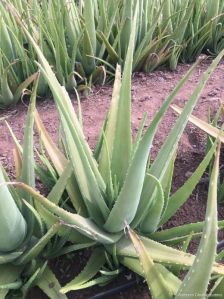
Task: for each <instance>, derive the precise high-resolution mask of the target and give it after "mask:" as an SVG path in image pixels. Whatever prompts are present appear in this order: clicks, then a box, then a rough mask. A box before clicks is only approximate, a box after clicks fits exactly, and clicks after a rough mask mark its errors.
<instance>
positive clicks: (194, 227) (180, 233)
mask: <svg viewBox="0 0 224 299" xmlns="http://www.w3.org/2000/svg"><path fill="white" fill-rule="evenodd" d="M203 227H204V221H203V222H195V223H189V224H184V225H180V226H177V227H172V228H169V229H164V230H161V231H157V232H155V233H152V234H150V238H152V239H153V240H155V241H158V242H166V243H169V242H175V240H177V241H178V243H179V241H180V240H181V239H186V237H187V236H189V235H190V234H191V233H192V232H193V235H192V236H193V237H197V236H200V235H201V234H202V231H203ZM218 227H219V229H223V228H224V221H223V220H222V221H218Z"/></svg>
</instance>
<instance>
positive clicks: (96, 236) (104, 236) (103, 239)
mask: <svg viewBox="0 0 224 299" xmlns="http://www.w3.org/2000/svg"><path fill="white" fill-rule="evenodd" d="M13 185H15V186H17V187H18V188H22V189H24V190H25V191H27V192H29V193H30V194H32V196H33V198H34V200H36V201H37V202H39V203H41V204H42V205H43V206H44V207H45V208H46V209H47V210H49V211H50V212H51V213H52V214H55V215H57V216H58V217H60V219H61V221H62V222H61V223H62V224H64V225H67V226H69V227H71V228H74V229H75V230H77V231H78V232H80V233H82V234H84V235H85V236H87V237H88V238H90V239H92V240H95V241H98V242H99V243H102V244H113V243H115V242H117V240H119V239H120V237H121V234H108V233H107V232H105V231H103V230H102V229H100V228H98V227H97V225H96V224H95V223H94V222H93V221H91V220H90V219H87V218H84V217H82V216H80V215H78V214H72V213H70V212H68V211H66V210H64V209H62V208H60V207H58V206H57V205H55V204H54V203H52V202H51V201H49V200H48V199H47V198H46V197H44V196H42V195H41V194H40V193H39V192H37V191H36V190H34V189H33V188H32V187H30V186H28V185H26V184H24V183H21V182H15V183H13Z"/></svg>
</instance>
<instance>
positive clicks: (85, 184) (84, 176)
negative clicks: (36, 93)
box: [62, 117, 109, 224]
mask: <svg viewBox="0 0 224 299" xmlns="http://www.w3.org/2000/svg"><path fill="white" fill-rule="evenodd" d="M62 124H63V129H64V132H65V136H66V145H67V149H68V152H69V156H70V159H71V163H72V166H73V170H74V173H75V175H76V179H77V181H78V185H79V188H80V192H81V193H82V196H83V200H84V201H85V204H86V207H87V210H88V212H89V215H90V217H92V218H93V219H94V220H95V221H96V223H98V224H102V223H103V222H104V221H105V219H107V217H108V215H109V209H108V207H107V205H106V202H105V201H104V198H103V196H102V193H101V190H100V188H99V185H98V184H97V180H96V177H95V175H94V173H93V171H92V169H91V167H90V165H89V163H88V159H87V157H86V155H85V153H84V151H83V150H82V145H81V144H77V143H76V142H74V140H73V138H72V135H71V132H70V130H69V128H68V126H67V123H66V121H65V120H64V118H63V117H62Z"/></svg>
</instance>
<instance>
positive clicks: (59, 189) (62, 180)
mask: <svg viewBox="0 0 224 299" xmlns="http://www.w3.org/2000/svg"><path fill="white" fill-rule="evenodd" d="M72 173H73V169H72V165H71V164H70V163H68V164H67V166H66V168H65V170H64V171H63V172H62V174H61V176H60V177H59V179H58V181H57V182H56V184H55V185H54V187H53V188H52V189H51V191H50V193H49V194H48V196H47V198H48V199H49V200H50V201H52V202H53V203H55V204H58V203H59V201H60V199H61V197H62V195H63V193H64V191H65V189H66V186H67V184H68V180H69V178H70V177H71V175H72Z"/></svg>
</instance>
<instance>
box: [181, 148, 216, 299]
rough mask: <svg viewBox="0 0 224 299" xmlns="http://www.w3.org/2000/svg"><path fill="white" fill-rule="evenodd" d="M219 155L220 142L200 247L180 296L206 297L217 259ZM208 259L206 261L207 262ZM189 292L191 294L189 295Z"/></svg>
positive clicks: (210, 185)
mask: <svg viewBox="0 0 224 299" xmlns="http://www.w3.org/2000/svg"><path fill="white" fill-rule="evenodd" d="M219 156H220V143H219V144H218V149H217V153H216V158H215V162H214V166H213V170H212V174H211V179H210V184H209V191H208V202H207V209H206V216H205V226H204V230H203V234H202V237H201V241H200V244H199V248H198V251H197V254H196V257H195V260H194V263H193V265H192V267H191V268H190V270H189V271H188V273H187V275H186V276H185V278H184V281H183V283H182V285H181V286H180V288H179V290H178V294H177V296H176V298H177V299H179V298H194V297H195V296H194V295H195V294H196V293H197V294H199V296H198V297H199V298H201V299H203V298H205V294H206V292H207V288H208V284H209V279H210V276H211V274H212V267H213V265H214V261H215V255H216V246H217V235H218V229H217V226H218V222H217V221H218V220H217V219H218V216H217V183H218V175H219ZM205 261H206V263H205ZM189 294H190V295H191V296H190V297H189Z"/></svg>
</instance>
